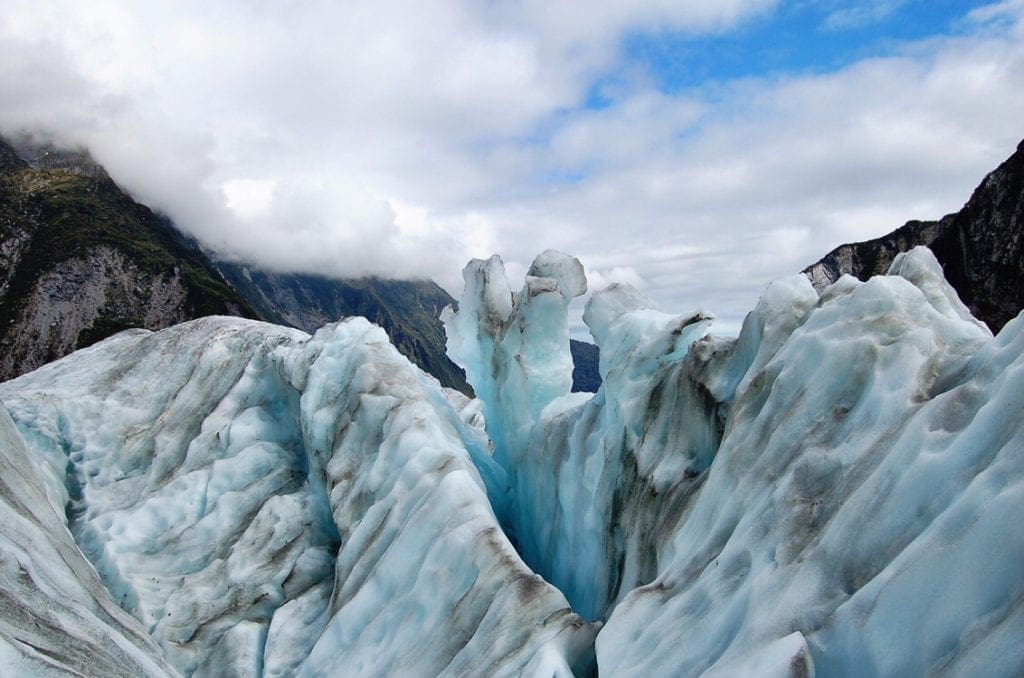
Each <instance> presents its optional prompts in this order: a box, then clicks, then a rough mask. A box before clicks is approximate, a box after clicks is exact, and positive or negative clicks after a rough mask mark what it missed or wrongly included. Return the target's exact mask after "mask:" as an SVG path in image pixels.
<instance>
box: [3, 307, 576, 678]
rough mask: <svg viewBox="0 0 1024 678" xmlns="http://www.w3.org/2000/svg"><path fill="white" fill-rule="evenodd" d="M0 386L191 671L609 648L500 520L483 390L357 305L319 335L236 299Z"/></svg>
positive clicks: (116, 577)
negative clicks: (453, 385) (356, 314)
mask: <svg viewBox="0 0 1024 678" xmlns="http://www.w3.org/2000/svg"><path fill="white" fill-rule="evenodd" d="M0 398H3V400H4V401H5V402H6V403H7V405H8V407H9V409H10V411H11V413H12V415H13V417H14V419H15V421H16V422H17V426H18V428H19V430H20V432H21V434H22V437H23V438H24V439H25V440H26V441H27V444H28V447H29V448H30V452H31V454H32V455H34V458H35V459H37V460H39V464H41V465H42V468H43V469H44V470H45V471H46V473H47V474H49V476H50V477H51V481H50V482H49V485H48V486H47V490H46V491H47V493H48V494H49V496H51V497H52V498H53V499H52V501H53V505H55V506H57V507H63V505H64V503H65V501H66V502H68V511H67V516H68V519H69V527H70V529H71V532H72V533H73V534H74V536H75V538H76V542H77V544H78V545H79V546H80V547H81V549H82V551H83V552H84V553H85V555H86V556H88V558H89V560H90V561H91V562H92V563H93V565H94V566H95V568H96V571H97V572H98V574H99V576H100V578H101V579H102V581H103V583H104V584H105V585H106V588H107V589H108V590H109V591H110V593H111V594H112V596H113V598H114V600H115V601H116V602H117V603H119V604H120V605H121V607H123V608H124V609H125V610H127V611H128V612H130V613H131V615H132V616H133V617H134V618H135V619H137V620H138V621H137V622H135V621H134V620H132V619H131V618H130V617H127V615H125V614H124V613H120V612H119V610H117V608H115V612H116V613H119V614H121V618H123V619H127V620H128V622H131V623H134V624H136V625H137V626H136V627H134V628H136V629H137V628H138V626H141V627H142V628H143V629H145V630H146V631H148V632H149V634H150V635H151V636H152V638H153V639H154V640H155V641H156V644H157V645H159V648H160V649H161V650H162V652H163V654H164V655H165V656H166V657H167V659H168V660H169V662H170V664H171V665H173V666H174V668H176V669H177V670H179V671H181V672H182V673H184V674H188V675H197V676H198V675H292V674H295V673H299V674H303V675H354V674H359V675H385V674H392V675H395V674H401V675H422V676H433V675H444V674H449V675H463V674H465V673H466V672H467V670H468V667H474V668H476V667H486V669H485V670H486V672H487V673H493V674H495V675H521V674H525V675H570V674H571V671H572V670H573V668H577V669H580V668H585V666H586V665H587V663H588V662H589V661H591V659H592V641H593V636H594V629H593V628H592V627H590V626H589V625H587V624H585V623H584V622H583V620H581V619H580V618H579V617H578V616H577V615H576V614H574V613H573V612H572V611H571V610H570V609H569V606H568V604H567V603H566V600H565V598H564V597H563V596H562V594H561V593H559V592H558V591H557V590H556V589H555V588H553V587H551V586H550V585H548V584H546V583H545V582H543V581H542V580H541V579H540V578H539V577H537V576H536V575H534V574H533V573H532V572H531V571H530V570H529V569H528V568H527V567H526V566H525V565H524V564H523V562H522V561H521V560H520V558H519V556H518V555H517V554H516V552H515V550H514V549H513V547H512V545H511V544H510V543H509V541H508V539H507V538H506V537H505V535H504V534H503V532H502V531H501V530H500V528H499V527H498V523H497V520H496V519H495V516H494V514H493V512H492V510H491V508H490V504H489V501H488V490H489V489H490V491H492V492H495V493H497V494H504V493H505V488H504V487H503V485H502V483H503V482H504V478H503V475H502V473H501V470H500V469H499V468H497V467H496V466H494V464H493V462H491V461H490V457H489V456H487V448H486V440H485V439H484V438H483V437H482V435H481V432H480V431H479V429H477V428H474V427H473V426H470V425H467V424H466V423H464V421H463V418H466V419H467V420H471V419H472V412H471V410H472V408H471V407H470V406H468V405H466V404H465V403H462V404H461V405H462V407H463V412H462V414H461V416H460V413H459V412H456V410H455V409H454V408H453V407H452V405H451V404H450V402H449V400H448V398H447V397H446V394H445V393H444V392H443V391H442V389H440V388H439V386H438V385H437V382H436V381H434V380H433V379H431V378H430V377H428V376H426V375H424V374H423V373H421V372H420V371H419V370H417V369H416V368H414V367H413V366H412V365H411V364H410V363H409V362H408V361H407V360H406V359H405V358H404V357H402V356H400V355H399V354H398V353H397V351H396V350H395V349H394V348H393V347H392V346H391V345H390V344H389V343H388V340H387V337H386V335H385V334H384V332H383V331H382V330H381V329H380V328H377V327H374V326H372V325H370V324H369V323H367V322H366V321H364V320H362V319H350V320H346V321H344V322H342V323H339V324H337V325H329V326H327V327H325V328H323V329H322V330H320V331H318V332H317V333H316V334H315V335H314V336H313V337H310V336H309V335H306V334H304V333H302V332H299V331H294V330H288V329H285V328H280V327H276V326H272V325H267V324H264V323H258V322H253V321H244V320H238V319H231V318H223V317H219V318H206V319H202V320H199V321H194V322H190V323H185V324H183V325H179V326H176V327H174V328H171V329H168V330H163V331H160V332H157V333H150V332H146V331H133V332H127V333H122V334H120V335H117V336H115V337H113V338H111V339H109V340H107V341H105V342H102V343H100V344H97V345H95V346H93V347H90V348H89V349H86V350H83V351H79V352H77V353H75V354H73V355H71V356H69V357H67V358H65V359H63V360H61V361H59V362H57V363H54V364H51V365H49V366H47V367H45V368H43V369H40V370H37V371H36V372H33V373H31V374H28V375H25V376H23V377H21V378H19V379H17V380H14V381H11V382H7V383H5V384H2V385H0ZM489 485H490V486H491V487H490V488H489V487H488V486H489ZM48 508H49V507H48ZM51 510H52V508H51ZM65 532H66V530H65ZM68 541H69V542H70V539H69V540H68ZM83 563H84V560H83ZM72 594H74V599H75V600H78V599H79V598H81V597H82V596H81V594H80V593H79V592H77V591H74V592H72ZM110 614H113V613H110ZM126 625H127V627H128V628H129V630H131V629H132V628H133V627H131V625H130V624H127V623H126ZM137 644H138V643H137ZM152 647H155V646H153V645H150V646H149V648H152ZM141 648H142V649H140V650H137V651H135V655H138V656H137V657H135V659H134V660H133V661H135V664H132V663H130V662H128V661H126V662H125V663H124V664H123V666H124V668H123V670H121V671H120V673H122V674H123V673H131V674H146V673H147V672H148V673H159V671H160V669H161V668H162V667H165V668H166V667H167V663H166V661H164V662H163V663H162V664H161V663H160V661H158V660H153V661H152V662H151V665H152V666H148V665H144V669H143V670H135V668H134V667H135V666H136V665H139V664H142V662H143V660H144V659H145V652H146V649H147V646H146V645H144V644H143V645H141ZM129 659H130V660H131V659H132V657H129ZM167 670H168V671H170V669H169V668H168V669H167ZM117 673H118V671H111V673H110V675H116V674H117Z"/></svg>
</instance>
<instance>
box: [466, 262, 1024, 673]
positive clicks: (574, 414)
mask: <svg viewBox="0 0 1024 678" xmlns="http://www.w3.org/2000/svg"><path fill="white" fill-rule="evenodd" d="M492 277H497V276H495V274H494V273H492ZM467 282H470V280H469V279H468V278H467ZM480 293H481V292H480V290H479V289H477V288H474V287H472V286H470V285H467V289H466V291H465V292H464V294H463V299H462V300H461V301H460V311H459V313H460V314H461V313H463V312H467V311H466V309H468V312H469V313H474V312H475V309H476V308H477V307H476V306H474V304H473V303H472V302H470V303H466V302H467V296H468V297H472V296H473V295H478V296H479V295H480ZM652 306H653V305H652V304H651V303H650V302H649V301H648V300H646V299H644V297H643V295H641V294H640V293H639V292H637V291H636V290H634V289H631V288H629V287H628V286H613V287H612V288H609V289H607V290H604V291H602V292H599V293H596V294H595V295H594V296H593V297H592V298H591V300H590V302H589V304H588V307H587V310H586V312H585V314H584V320H585V321H586V322H587V323H588V325H589V326H590V328H591V333H592V334H593V336H594V338H595V340H596V341H597V342H598V345H599V346H600V348H601V360H602V363H601V372H602V377H604V379H605V381H604V385H603V386H602V389H601V390H600V391H599V392H598V393H597V394H596V395H595V396H594V397H593V398H592V399H578V398H574V397H565V398H562V399H560V400H558V401H555V402H554V403H552V404H550V405H549V406H548V407H547V408H546V409H545V410H544V411H543V412H542V413H541V415H540V416H539V417H537V418H536V419H535V420H534V422H533V424H532V430H531V433H530V435H529V440H528V442H527V444H526V445H520V446H519V447H518V449H513V450H508V451H507V452H506V458H507V459H508V460H511V461H512V462H513V463H515V464H517V465H518V468H514V469H508V472H509V476H510V477H511V478H515V479H516V482H517V483H518V484H519V487H518V488H517V489H516V491H515V492H514V493H513V502H512V504H513V506H512V509H511V510H510V512H509V516H510V523H511V524H510V525H509V529H510V531H511V532H512V533H513V534H515V536H516V539H517V540H518V542H519V543H520V546H521V550H522V552H523V554H524V557H525V559H526V561H527V563H529V564H530V565H531V567H534V568H535V569H536V570H537V571H538V572H540V573H541V574H543V575H544V576H545V577H546V578H547V579H548V580H549V581H552V582H553V583H555V584H557V585H558V586H559V588H561V589H562V590H563V591H565V593H566V596H567V598H568V599H569V601H570V602H571V603H572V604H573V606H574V608H575V609H576V610H577V611H579V612H580V613H581V614H583V615H584V616H585V617H588V618H606V619H607V623H606V624H605V626H604V627H603V629H602V630H601V631H600V632H599V634H598V636H597V641H596V653H597V663H598V666H599V669H600V671H601V673H602V674H604V675H616V676H617V675H699V674H704V673H706V674H707V675H741V674H749V673H750V672H753V673H757V674H765V675H768V674H773V673H775V671H776V669H778V672H779V673H780V674H781V675H810V674H813V673H814V672H815V670H817V671H819V672H820V673H821V674H823V675H884V676H904V675H921V674H954V675H964V674H974V673H977V672H985V673H992V674H997V675H1015V674H1019V673H1020V672H1021V671H1022V670H1024V643H1022V642H1021V640H1022V639H1024V605H1022V602H1024V577H1022V576H1021V563H1022V562H1024V531H1021V530H1020V527H1019V516H1021V515H1024V433H1022V429H1021V422H1022V421H1024V416H1022V415H1024V412H1022V409H1024V369H1022V368H1024V357H1022V354H1024V319H1021V318H1018V319H1017V320H1016V321H1014V322H1012V323H1010V324H1009V325H1007V326H1006V328H1004V330H1003V331H1002V332H1001V333H1000V335H999V336H998V337H996V338H995V339H993V338H992V336H991V334H990V333H989V332H988V330H987V328H986V327H985V326H984V325H983V324H982V323H979V322H978V321H976V320H974V319H973V318H971V317H970V315H969V313H967V312H966V309H965V308H964V307H963V305H962V304H961V303H960V302H959V299H958V298H957V297H956V294H955V292H954V291H953V290H952V289H951V288H950V287H949V286H948V284H946V282H945V281H944V279H943V278H942V273H941V268H940V267H939V265H938V263H937V262H936V261H935V258H934V256H932V254H931V253H930V252H929V251H928V250H927V249H924V248H918V249H915V250H912V251H911V252H909V253H906V254H903V255H901V256H899V257H897V259H896V260H895V261H894V262H893V265H892V270H891V271H890V275H889V276H883V277H877V278H874V279H872V280H870V281H868V282H865V283H861V282H859V281H856V280H855V279H853V278H850V277H845V278H841V279H840V280H839V281H837V282H836V283H835V284H833V285H832V286H831V287H830V288H828V289H826V290H825V291H824V292H823V294H822V295H821V297H820V298H819V297H818V295H817V294H816V293H815V292H814V290H813V288H812V287H811V285H810V284H809V283H808V281H807V280H806V279H805V278H804V277H802V276H794V277H793V278H789V279H784V280H781V281H777V282H776V283H773V284H772V285H771V286H769V288H768V289H767V290H766V291H765V294H764V296H763V297H762V299H761V301H760V302H759V303H758V305H757V307H756V308H755V310H754V311H753V312H752V313H751V314H750V315H749V316H748V317H747V319H746V321H745V322H744V325H743V329H742V331H741V333H740V336H739V337H738V338H737V339H735V340H728V339H719V338H714V337H708V336H702V335H703V334H704V332H705V331H706V327H707V324H708V315H707V314H705V313H700V312H698V313H692V314H688V315H683V316H671V315H667V314H662V313H660V312H658V311H656V310H654V309H653V308H652ZM458 320H459V319H458V317H457V316H456V317H455V319H454V321H453V322H450V324H456V325H457V323H458ZM463 322H465V321H463ZM477 325H478V326H480V327H485V328H486V327H487V325H486V324H481V323H477ZM478 341H479V342H480V343H483V344H486V343H489V342H493V341H494V339H493V338H489V337H482V338H480V339H479V340H478ZM467 354H472V351H465V350H463V351H462V352H461V353H456V356H458V355H467ZM502 370H503V366H500V365H496V366H494V371H493V373H494V375H495V376H494V378H496V379H498V380H499V381H500V379H501V377H502V374H503V371H502ZM468 371H469V372H470V374H472V372H473V371H472V370H468ZM470 382H471V383H473V381H472V379H470ZM494 391H500V386H499V388H498V389H492V392H494ZM486 406H487V404H486V403H485V408H486ZM488 423H489V422H488ZM773 667H774V668H773Z"/></svg>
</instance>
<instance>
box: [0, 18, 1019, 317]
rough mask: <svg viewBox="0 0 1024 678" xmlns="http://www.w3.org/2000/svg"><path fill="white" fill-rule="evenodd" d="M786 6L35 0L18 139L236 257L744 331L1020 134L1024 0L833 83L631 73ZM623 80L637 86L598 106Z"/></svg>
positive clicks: (830, 77) (933, 201)
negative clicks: (559, 292)
mask: <svg viewBox="0 0 1024 678" xmlns="http://www.w3.org/2000/svg"><path fill="white" fill-rule="evenodd" d="M883 4H886V3H879V4H878V5H877V7H878V8H881V7H882V5H883ZM886 6H888V5H886ZM775 11H777V4H776V3H775V2H770V1H765V2H753V3H752V2H740V1H739V0H733V1H729V2H721V3H706V2H699V3H698V2H669V1H667V0H666V1H664V2H661V1H658V2H645V3H635V2H625V1H623V2H608V3H597V4H594V3H591V4H589V5H588V4H583V3H555V4H552V3H546V2H545V3H541V2H539V0H536V1H535V0H522V1H521V2H479V1H477V0H465V1H456V0H430V1H428V2H422V3H399V2H387V1H385V2H380V3H373V4H372V5H367V4H357V3H329V2H310V3H297V4H294V5H291V6H289V8H288V11H282V10H281V9H280V6H279V5H278V4H276V3H242V2H238V3H216V4H215V5H209V4H208V3H207V4H200V3H196V2H176V3H170V2H154V3H144V4H143V3H137V4H130V5H125V4H121V3H117V2H112V1H108V0H97V1H96V2H94V3H89V4H88V6H86V5H83V4H81V3H73V2H65V3H52V4H47V5H46V6H41V5H40V4H39V3H34V2H18V1H16V0H15V1H11V2H7V3H5V12H4V14H3V15H2V16H0V102H3V103H2V104H0V129H2V130H4V131H7V132H10V131H13V130H15V129H18V128H31V129H46V130H49V131H50V132H51V133H55V134H57V135H58V137H59V138H61V139H63V140H66V141H68V142H77V143H85V144H87V145H88V146H89V147H90V148H91V150H92V151H93V153H94V155H95V156H96V157H97V159H98V160H99V161H100V162H102V163H103V164H104V165H105V166H106V167H107V168H108V170H109V172H110V173H111V175H112V176H113V177H114V178H115V179H116V180H117V181H118V182H119V183H121V184H122V185H123V186H125V187H126V188H128V189H129V190H130V191H131V192H132V193H133V194H134V195H136V196H137V197H138V198H139V199H140V200H142V201H143V202H146V203H147V204H150V205H151V206H153V207H155V208H157V209H160V210H162V211H164V212H166V213H168V214H169V215H170V216H171V217H172V218H174V219H175V221H176V222H177V223H178V224H179V225H180V226H181V227H182V228H184V229H186V230H188V231H190V232H192V233H194V234H195V235H196V236H197V237H199V238H200V239H202V240H203V241H205V242H206V243H207V244H209V245H211V246H213V247H216V248H217V249H219V250H221V251H222V252H224V253H225V254H226V255H228V256H233V257H237V258H242V259H250V260H257V261H260V262H261V263H263V264H264V265H268V266H272V267H275V268H278V269H283V270H309V271H316V272H320V273H326V274H332V275H339V276H351V275H362V274H379V275H393V276H423V277H432V278H434V279H437V280H438V281H439V282H441V283H442V284H444V285H445V286H447V287H448V288H449V290H450V291H452V292H455V293H458V291H459V289H460V287H461V276H460V270H461V267H462V265H463V264H464V263H465V262H466V260H468V259H469V258H470V257H481V256H487V255H489V254H491V253H492V252H500V253H501V254H502V255H503V258H504V259H505V261H506V262H508V264H509V268H510V270H512V271H513V272H515V271H519V272H520V273H521V272H525V270H526V267H528V265H529V263H530V261H531V259H532V257H533V256H534V255H535V254H536V253H537V252H539V251H540V250H543V249H545V248H548V247H554V248H557V249H562V250H564V251H567V252H571V253H575V254H578V255H579V256H581V258H582V259H583V261H584V263H585V265H586V266H587V269H588V270H589V271H591V272H592V273H593V277H594V279H595V280H592V284H591V288H592V289H594V288H595V287H597V286H599V285H595V284H594V283H595V281H596V282H597V283H603V282H604V281H607V280H612V279H615V278H616V277H619V278H628V279H631V281H633V282H635V283H637V284H641V285H643V286H644V291H645V292H646V293H648V294H650V295H651V296H652V297H654V298H655V300H656V301H658V302H659V303H660V304H661V305H662V306H663V307H664V308H666V309H667V310H678V311H680V312H683V311H688V310H691V309H693V308H696V307H703V308H707V309H709V310H712V311H714V312H715V313H716V314H717V315H718V316H719V318H720V319H721V320H720V325H719V327H720V328H721V329H724V330H729V329H734V328H737V327H738V326H739V321H740V320H741V319H742V315H743V313H744V312H745V311H747V310H749V309H750V308H751V307H752V306H753V303H754V302H755V301H756V297H757V295H758V293H759V292H760V290H761V289H762V288H763V287H764V285H765V284H766V283H767V282H768V281H769V280H771V279H773V278H775V277H779V276H781V275H785V274H788V273H791V272H794V271H798V270H799V269H800V268H802V267H803V266H805V265H807V264H809V263H810V262H812V261H814V260H815V259H817V258H819V257H820V256H821V255H822V254H824V253H825V252H827V251H828V250H830V249H831V248H832V247H834V246H835V245H837V244H839V243H841V242H846V241H850V240H859V239H864V238H868V237H873V236H877V235H880V234H882V233H884V232H886V231H888V230H891V229H892V228H894V227H896V226H898V225H900V224H901V223H903V221H905V220H907V219H909V218H929V217H938V216H941V215H942V214H943V213H945V212H948V211H952V210H955V209H956V208H958V207H959V205H960V204H961V203H962V202H963V201H964V200H966V198H967V197H968V195H969V193H970V190H971V189H972V188H973V186H974V185H975V184H976V183H977V182H978V181H979V180H980V179H981V177H982V175H983V174H984V173H985V172H986V171H988V170H990V169H992V168H993V167H994V166H995V164H996V163H998V162H999V161H1000V160H1001V159H1002V158H1004V157H1005V156H1006V155H1008V154H1009V153H1010V152H1012V150H1013V147H1014V145H1015V144H1016V141H1018V140H1019V138H1020V136H1021V135H1022V129H1021V125H1020V120H1022V119H1024V101H1022V100H1021V98H1020V96H1019V92H1020V91H1024V40H1021V37H1022V29H1021V26H1022V25H1024V24H1022V20H1021V17H1022V15H1024V5H1022V3H1021V2H1019V1H1018V0H1011V1H1009V2H1003V3H1000V4H998V5H993V6H988V7H985V8H982V9H977V10H975V11H973V12H972V13H971V14H969V15H968V16H965V17H964V19H963V21H962V22H961V26H959V27H958V31H957V33H956V34H955V35H951V36H935V37H933V38H931V39H928V40H924V41H919V42H916V43H908V44H906V45H904V47H903V49H902V50H901V51H898V52H897V53H896V54H895V55H892V56H889V57H887V58H874V59H864V60H862V61H859V62H856V63H852V64H849V65H847V66H845V67H843V68H840V69H837V70H834V71H831V72H827V73H819V74H815V75H800V74H795V75H788V76H787V75H785V74H783V75H773V76H770V77H768V76H765V77H761V78H745V79H741V80H733V81H728V80H725V81H718V82H717V83H716V84H714V85H706V86H697V87H693V88H689V89H684V90H681V91H672V92H668V91H661V90H659V88H658V86H657V84H656V78H653V77H650V74H649V73H645V70H644V69H645V66H644V64H641V63H628V62H625V61H624V60H626V59H627V58H628V55H627V54H625V53H624V51H623V49H622V45H623V41H624V40H625V39H626V38H627V37H628V36H630V35H635V34H637V33H643V32H650V33H659V32H673V33H676V34H679V35H681V36H687V35H693V36H698V35H708V34H711V35H714V34H722V33H728V32H729V31H732V30H736V29H737V27H742V26H744V25H746V24H747V23H749V22H751V21H766V20H769V19H770V17H771V16H772V13H773V12H775ZM879 11H881V10H880V9H879ZM609 73H614V74H618V75H621V74H623V73H626V74H627V75H628V77H625V78H621V77H620V78H619V79H618V80H617V81H616V87H615V88H614V89H613V90H609V91H608V92H606V94H607V97H606V100H605V101H604V102H603V104H602V106H601V107H600V108H593V107H589V106H587V105H586V102H587V101H588V97H589V95H590V93H591V92H592V90H593V88H594V87H595V86H597V85H598V84H599V83H601V82H602V78H605V77H606V76H607V75H608V74H609Z"/></svg>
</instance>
